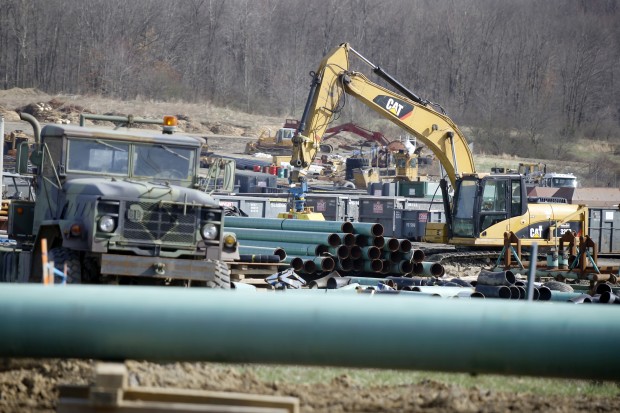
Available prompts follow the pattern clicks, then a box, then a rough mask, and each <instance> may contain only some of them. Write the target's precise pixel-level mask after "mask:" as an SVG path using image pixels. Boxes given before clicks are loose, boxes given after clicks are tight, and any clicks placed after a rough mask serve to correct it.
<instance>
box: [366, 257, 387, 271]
mask: <svg viewBox="0 0 620 413" xmlns="http://www.w3.org/2000/svg"><path fill="white" fill-rule="evenodd" d="M362 269H363V270H364V271H366V272H380V271H381V269H383V262H382V261H381V260H367V261H366V260H365V261H364V265H363V266H362Z"/></svg>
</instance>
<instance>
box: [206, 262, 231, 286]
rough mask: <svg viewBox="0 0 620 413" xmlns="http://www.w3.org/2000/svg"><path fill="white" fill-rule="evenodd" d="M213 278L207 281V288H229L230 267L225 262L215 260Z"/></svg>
mask: <svg viewBox="0 0 620 413" xmlns="http://www.w3.org/2000/svg"><path fill="white" fill-rule="evenodd" d="M215 264H216V265H215V271H214V273H213V280H211V281H207V288H223V289H226V290H227V289H230V269H229V268H228V265H226V263H225V262H222V261H215Z"/></svg>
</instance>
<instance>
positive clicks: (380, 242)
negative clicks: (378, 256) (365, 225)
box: [357, 237, 385, 249]
mask: <svg viewBox="0 0 620 413" xmlns="http://www.w3.org/2000/svg"><path fill="white" fill-rule="evenodd" d="M357 245H359V246H360V247H364V246H366V245H368V246H371V247H377V248H379V249H382V248H383V246H384V245H385V238H383V237H366V243H365V244H360V243H358V244H357Z"/></svg>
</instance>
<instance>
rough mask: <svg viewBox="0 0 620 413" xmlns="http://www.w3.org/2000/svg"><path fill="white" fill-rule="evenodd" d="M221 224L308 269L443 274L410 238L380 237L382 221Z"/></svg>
mask: <svg viewBox="0 0 620 413" xmlns="http://www.w3.org/2000/svg"><path fill="white" fill-rule="evenodd" d="M224 225H225V228H226V230H227V231H230V232H234V233H235V234H236V235H237V239H238V240H239V245H240V246H241V248H248V249H249V250H250V251H252V249H250V248H269V249H270V250H273V249H281V250H283V251H284V252H285V253H286V257H285V258H283V259H282V262H283V263H286V264H290V266H291V267H292V268H294V269H295V270H296V271H301V272H302V273H303V274H306V275H313V274H322V273H324V272H328V271H332V270H334V269H335V270H337V271H339V272H343V273H354V274H355V275H356V276H360V275H367V276H370V277H385V276H388V275H412V274H414V273H415V272H416V271H417V272H418V273H419V274H422V275H425V276H438V275H441V274H443V267H441V265H440V264H437V263H424V262H423V260H424V252H423V251H421V250H416V249H413V247H412V244H411V241H409V240H407V239H397V238H389V237H384V236H383V226H382V225H381V224H376V223H364V222H348V221H306V220H298V219H288V218H287V219H285V218H261V219H256V218H251V217H226V219H225V224H224Z"/></svg>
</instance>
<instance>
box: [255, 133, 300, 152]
mask: <svg viewBox="0 0 620 413" xmlns="http://www.w3.org/2000/svg"><path fill="white" fill-rule="evenodd" d="M293 135H295V129H293V128H280V129H278V130H277V131H276V134H275V135H274V136H271V132H270V131H268V130H265V131H263V132H262V133H261V135H260V136H259V137H258V140H257V141H256V142H248V143H247V144H246V145H245V153H247V154H253V153H256V152H261V151H265V152H269V153H290V152H291V150H292V149H293V142H292V140H291V139H292V138H293Z"/></svg>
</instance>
